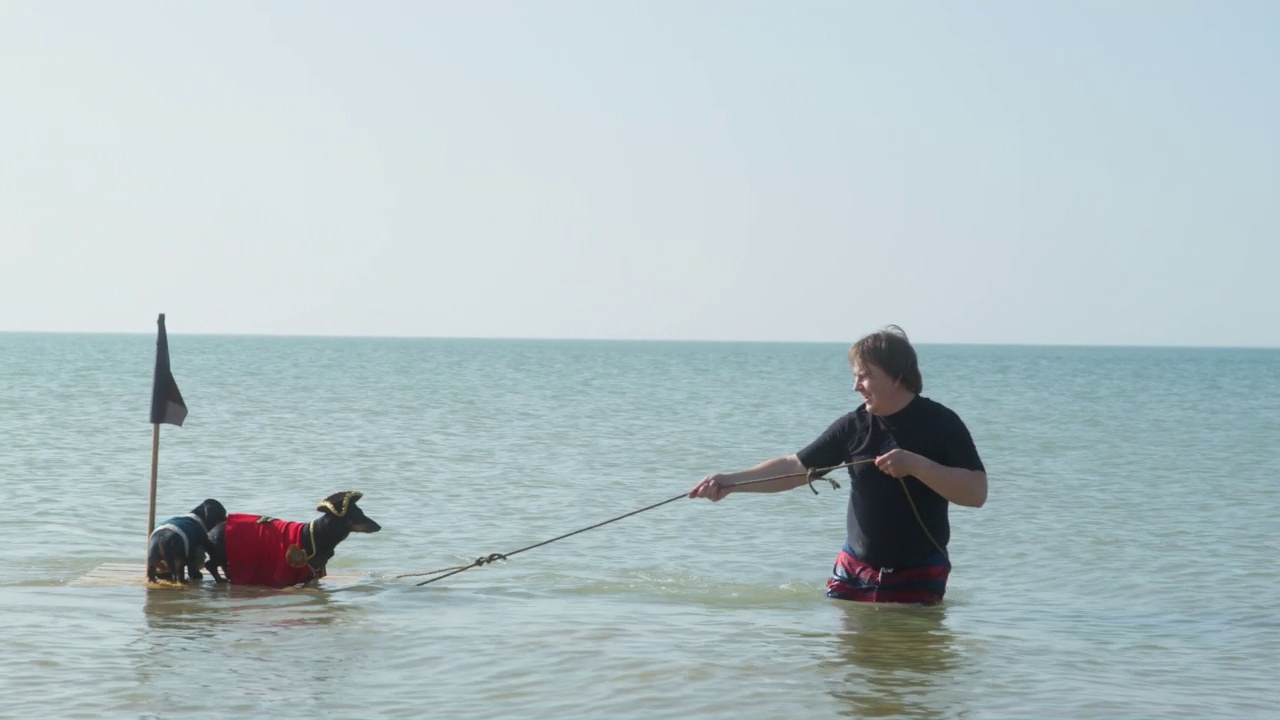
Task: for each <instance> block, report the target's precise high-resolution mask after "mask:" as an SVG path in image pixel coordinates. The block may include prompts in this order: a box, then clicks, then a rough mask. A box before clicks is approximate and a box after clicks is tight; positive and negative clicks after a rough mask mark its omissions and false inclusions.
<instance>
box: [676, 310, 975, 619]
mask: <svg viewBox="0 0 1280 720" xmlns="http://www.w3.org/2000/svg"><path fill="white" fill-rule="evenodd" d="M849 365H850V366H851V367H852V368H853V375H854V385H853V389H854V391H855V392H857V393H858V394H860V395H862V398H863V400H864V402H863V404H862V405H861V406H859V407H858V409H857V410H854V411H853V412H851V413H849V414H848V415H845V416H844V417H842V418H840V419H838V420H836V421H835V422H834V423H832V424H831V426H830V427H829V428H827V430H826V432H824V433H822V435H821V436H819V437H818V439H816V440H814V441H813V442H812V443H810V444H809V446H808V447H806V448H804V449H803V450H801V451H800V452H798V453H796V454H795V455H788V456H786V457H779V458H774V459H772V460H766V461H765V462H763V463H761V464H759V465H757V466H755V467H753V468H750V469H747V470H742V471H739V472H734V473H724V474H714V475H708V476H707V477H705V478H703V480H702V481H701V482H699V483H698V484H697V485H695V486H694V487H693V489H692V490H690V491H689V497H691V498H699V497H703V498H708V499H710V500H711V501H712V502H716V501H719V500H722V499H723V498H724V497H725V496H727V495H729V494H731V493H734V492H782V491H784V490H791V489H792V488H796V487H800V486H801V485H805V484H807V483H808V482H809V481H810V480H811V479H812V477H817V476H820V475H822V474H824V473H822V472H821V469H823V468H830V467H832V466H838V465H844V464H846V463H849V468H848V472H849V477H850V479H851V481H852V487H851V489H850V494H849V508H848V513H847V517H846V521H845V522H846V528H847V537H846V540H845V544H844V547H843V548H842V549H841V551H840V554H839V555H838V556H837V558H836V563H835V567H834V568H832V571H831V578H830V579H829V580H828V581H827V596H828V597H833V598H839V599H843V600H856V601H862V602H897V603H919V604H935V603H938V602H940V601H941V600H942V596H943V594H944V593H945V592H946V587H947V575H948V574H949V573H950V571H951V561H950V559H949V557H948V556H947V551H946V547H947V542H948V541H949V540H950V538H951V526H950V523H949V522H948V519H947V507H948V503H956V504H958V505H967V506H969V507H982V505H983V503H985V502H986V500H987V473H986V470H985V469H984V468H983V465H982V460H981V459H980V458H979V457H978V451H977V449H976V448H975V447H974V444H973V438H972V437H971V436H970V435H969V430H968V428H966V427H965V424H964V422H962V421H961V420H960V417H959V416H958V415H956V414H955V413H954V412H952V411H951V410H949V409H947V408H946V407H944V406H943V405H941V404H940V403H937V402H934V401H933V400H930V399H929V398H926V397H923V396H921V395H920V393H921V391H922V390H923V385H924V384H923V381H922V379H921V376H920V368H919V365H918V364H917V361H916V352H915V349H914V348H912V347H911V343H910V342H909V341H908V340H907V335H906V333H905V332H903V331H902V328H899V327H897V326H896V325H890V326H889V327H887V328H885V329H884V330H881V331H879V332H875V333H872V334H870V335H868V336H866V337H864V338H862V339H861V340H859V341H858V342H856V343H854V344H853V346H852V347H850V348H849Z"/></svg>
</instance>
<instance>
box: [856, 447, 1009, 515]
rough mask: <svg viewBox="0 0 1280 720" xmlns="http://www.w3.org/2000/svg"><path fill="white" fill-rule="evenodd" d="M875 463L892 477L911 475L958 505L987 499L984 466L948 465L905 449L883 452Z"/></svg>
mask: <svg viewBox="0 0 1280 720" xmlns="http://www.w3.org/2000/svg"><path fill="white" fill-rule="evenodd" d="M876 467H878V468H880V472H883V473H884V474H886V475H889V476H891V477H896V478H900V477H906V476H907V475H910V476H912V477H914V478H916V479H917V480H919V481H920V482H922V483H924V484H925V485H928V486H929V487H930V488H932V489H933V491H934V492H936V493H938V494H939V495H941V496H942V497H944V498H946V499H947V500H950V501H951V502H953V503H955V504H957V505H966V506H968V507H975V508H978V507H982V505H983V503H985V502H986V501H987V473H986V472H984V471H982V470H966V469H965V468H958V467H947V466H946V465H942V464H940V463H937V462H934V461H933V460H930V459H929V458H927V457H924V456H923V455H917V454H916V453H913V452H908V451H906V450H890V451H889V452H887V453H885V454H884V455H881V456H880V457H878V458H876Z"/></svg>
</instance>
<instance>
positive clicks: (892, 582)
mask: <svg viewBox="0 0 1280 720" xmlns="http://www.w3.org/2000/svg"><path fill="white" fill-rule="evenodd" d="M928 563H929V564H927V565H921V566H917V567H902V568H879V569H877V568H874V567H872V566H870V565H868V564H866V563H864V562H862V561H861V560H858V559H857V558H855V557H854V556H853V554H852V553H850V552H849V548H848V547H847V546H846V547H844V548H841V550H840V555H839V556H837V557H836V564H835V567H833V568H831V578H830V579H828V580H827V597H829V598H836V599H838V600H852V601H854V602H871V603H913V604H919V605H936V604H937V603H939V602H942V596H943V595H944V594H945V593H946V592H947V576H948V575H949V574H950V573H951V563H950V562H948V561H947V559H946V558H945V557H943V556H942V555H934V556H932V557H930V558H929V559H928Z"/></svg>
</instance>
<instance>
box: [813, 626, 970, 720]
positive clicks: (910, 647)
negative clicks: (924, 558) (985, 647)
mask: <svg viewBox="0 0 1280 720" xmlns="http://www.w3.org/2000/svg"><path fill="white" fill-rule="evenodd" d="M837 605H838V606H839V607H840V610H841V616H842V617H841V620H842V625H843V629H842V631H841V632H840V633H839V634H838V635H837V636H836V638H835V643H834V649H835V653H836V656H835V658H834V659H833V660H830V661H829V663H830V664H831V665H839V666H842V667H840V668H839V669H836V671H835V672H832V673H830V675H829V677H833V678H836V681H835V684H834V685H832V686H831V687H830V689H829V691H830V693H831V695H832V696H833V697H836V698H838V699H840V700H841V701H842V704H843V705H844V706H846V707H847V710H846V711H845V713H844V714H846V715H849V716H851V717H893V716H904V715H905V716H910V717H938V716H940V715H942V714H944V712H945V708H946V705H947V703H948V699H947V698H944V697H942V694H943V693H944V692H946V693H953V692H954V690H955V688H954V685H955V682H954V678H953V677H952V675H953V673H954V671H955V670H957V669H958V667H959V665H960V653H959V652H958V651H957V649H956V638H955V636H954V635H953V634H952V632H951V631H950V630H948V629H947V626H946V613H947V610H946V604H945V603H944V604H942V605H937V606H933V607H897V606H876V605H867V604H862V603H851V602H843V601H837Z"/></svg>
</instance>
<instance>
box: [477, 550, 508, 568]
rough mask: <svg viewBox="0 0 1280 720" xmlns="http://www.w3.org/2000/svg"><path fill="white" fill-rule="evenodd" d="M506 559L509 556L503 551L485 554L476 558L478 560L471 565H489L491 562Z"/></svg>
mask: <svg viewBox="0 0 1280 720" xmlns="http://www.w3.org/2000/svg"><path fill="white" fill-rule="evenodd" d="M506 559H507V556H506V555H503V554H502V553H491V554H489V555H483V556H481V557H478V558H476V561H475V562H473V563H471V565H472V567H480V566H481V565H488V564H489V563H495V562H498V561H499V560H506Z"/></svg>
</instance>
